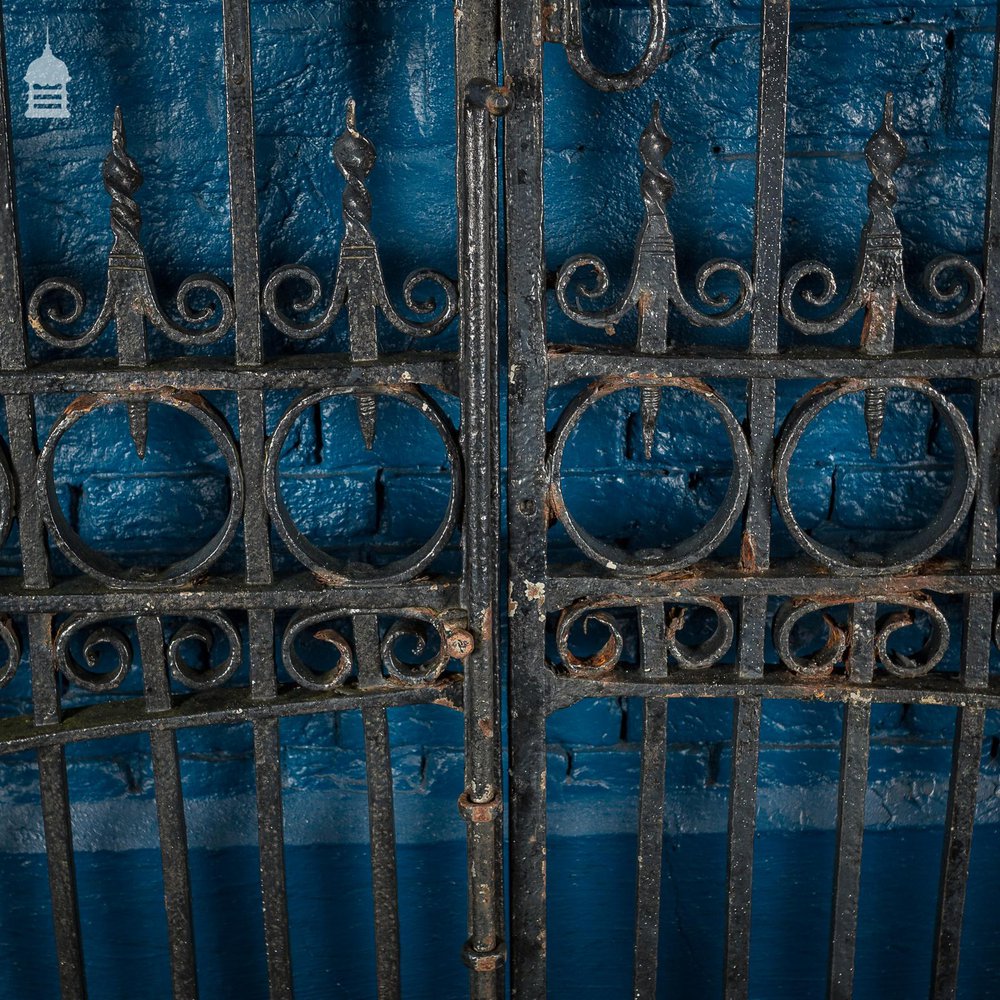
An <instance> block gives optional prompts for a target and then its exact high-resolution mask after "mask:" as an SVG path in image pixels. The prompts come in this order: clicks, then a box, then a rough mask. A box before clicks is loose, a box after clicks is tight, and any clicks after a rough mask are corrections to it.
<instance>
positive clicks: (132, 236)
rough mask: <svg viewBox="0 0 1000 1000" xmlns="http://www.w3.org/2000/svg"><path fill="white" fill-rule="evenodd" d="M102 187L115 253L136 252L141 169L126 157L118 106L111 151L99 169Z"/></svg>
mask: <svg viewBox="0 0 1000 1000" xmlns="http://www.w3.org/2000/svg"><path fill="white" fill-rule="evenodd" d="M101 172H102V174H103V177H104V188H105V190H106V191H107V192H108V194H109V195H110V196H111V231H112V232H113V233H114V235H115V247H114V249H115V250H124V251H125V252H130V253H138V251H139V233H140V231H141V229H142V211H141V209H140V208H139V203H138V202H137V201H136V200H135V198H134V195H135V193H136V192H137V191H138V190H139V188H140V187H142V180H143V178H142V168H141V167H140V166H139V164H138V163H136V161H135V160H133V159H132V157H131V156H129V153H128V148H127V146H126V142H125V125H124V123H123V121H122V109H121V107H116V108H115V117H114V124H113V125H112V128H111V152H110V153H108V155H107V157H106V159H105V160H104V166H103V168H102V171H101Z"/></svg>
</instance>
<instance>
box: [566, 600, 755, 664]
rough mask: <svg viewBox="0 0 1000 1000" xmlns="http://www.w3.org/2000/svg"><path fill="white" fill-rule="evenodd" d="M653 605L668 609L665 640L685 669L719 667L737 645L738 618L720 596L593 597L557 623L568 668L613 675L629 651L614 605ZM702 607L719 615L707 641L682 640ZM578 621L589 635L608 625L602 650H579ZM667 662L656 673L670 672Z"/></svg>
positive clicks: (673, 660) (670, 653) (570, 609)
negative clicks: (576, 647)
mask: <svg viewBox="0 0 1000 1000" xmlns="http://www.w3.org/2000/svg"><path fill="white" fill-rule="evenodd" d="M647 603H653V604H655V605H656V606H657V607H659V608H660V610H661V611H663V609H664V608H666V615H667V620H666V624H665V630H664V642H665V645H666V649H667V654H668V657H669V663H672V664H674V665H676V666H677V667H678V668H680V669H681V670H705V669H708V668H709V667H713V666H715V665H716V664H717V663H718V662H719V661H720V660H721V659H722V657H723V656H725V655H726V653H727V652H728V651H729V649H730V647H731V646H732V644H733V637H734V635H735V634H736V627H735V624H734V623H733V617H732V615H731V614H730V612H729V609H728V608H727V607H726V606H725V604H723V602H722V601H721V600H720V599H719V598H718V597H695V596H691V597H685V598H674V599H671V600H669V601H654V602H644V601H638V600H623V599H622V598H620V597H619V598H606V599H603V600H598V601H592V600H589V599H588V600H582V601H578V602H576V603H575V604H573V605H571V606H570V607H568V608H565V609H564V610H563V611H562V612H561V613H560V615H559V620H558V622H557V624H556V632H555V641H556V649H557V650H558V652H559V661H560V664H561V666H562V668H563V669H564V670H565V672H566V673H567V674H569V675H570V676H572V677H578V678H581V679H583V680H594V679H597V678H601V677H607V676H608V675H609V674H610V673H612V671H614V670H615V668H616V667H617V666H618V664H619V663H620V661H621V657H622V653H623V652H624V650H625V638H624V636H623V635H622V630H621V628H620V626H619V624H618V621H617V620H616V619H615V616H614V614H613V613H612V612H613V611H614V609H624V608H639V607H641V606H642V605H643V604H647ZM697 610H705V611H707V612H708V613H709V614H710V615H711V616H712V617H713V618H714V624H713V626H712V631H711V634H710V635H708V636H707V637H706V638H705V639H703V640H702V641H701V642H699V643H696V644H694V645H690V644H688V643H685V642H682V641H681V639H680V634H681V632H682V631H683V629H684V627H685V625H687V623H688V620H689V616H690V615H691V613H692V612H693V611H697ZM578 624H582V628H583V632H584V634H585V635H589V634H590V632H591V629H592V628H594V627H597V628H600V629H603V630H604V631H605V632H606V633H607V638H606V640H605V641H604V643H603V644H602V645H601V646H600V648H598V649H597V650H595V651H594V652H591V653H587V654H586V655H582V654H578V653H575V652H574V651H573V649H572V645H571V642H572V639H571V633H572V631H573V629H574V628H575V627H576V626H577V625H578ZM667 666H668V664H666V663H664V664H655V665H653V671H652V672H654V673H659V674H661V675H662V674H663V673H665V672H666V669H667Z"/></svg>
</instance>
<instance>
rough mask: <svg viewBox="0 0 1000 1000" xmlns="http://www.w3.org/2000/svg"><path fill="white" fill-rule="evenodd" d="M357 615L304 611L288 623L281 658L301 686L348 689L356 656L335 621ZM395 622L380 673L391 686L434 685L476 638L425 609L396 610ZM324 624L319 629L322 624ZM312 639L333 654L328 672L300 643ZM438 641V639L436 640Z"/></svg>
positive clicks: (382, 651) (382, 654)
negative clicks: (315, 663)
mask: <svg viewBox="0 0 1000 1000" xmlns="http://www.w3.org/2000/svg"><path fill="white" fill-rule="evenodd" d="M355 613H356V611H351V610H340V611H338V610H324V611H312V610H310V611H300V612H298V613H297V614H296V615H295V616H294V617H293V618H292V620H291V621H290V622H289V624H288V627H287V628H286V629H285V634H284V636H283V637H282V641H281V653H282V660H283V662H284V664H285V669H286V670H287V671H288V674H289V676H290V677H291V678H292V680H293V681H295V683H296V684H298V685H300V686H301V687H304V688H306V689H307V690H310V691H332V690H334V689H336V688H340V687H344V686H345V685H346V684H347V683H348V681H349V680H350V679H351V677H352V675H353V674H354V671H355V667H356V666H357V655H356V653H355V650H354V647H353V646H352V645H351V643H350V642H349V641H348V640H347V638H346V637H345V636H344V634H343V633H342V632H341V631H340V630H339V629H338V628H335V627H333V623H335V622H340V621H346V620H348V619H350V618H351V617H352V616H353V615H354V614H355ZM392 617H393V618H394V619H395V620H394V621H393V622H392V623H391V624H390V625H389V627H388V628H387V629H386V631H385V634H384V635H383V636H382V638H381V641H380V644H379V653H378V655H379V658H380V660H381V669H382V670H384V675H383V676H384V679H385V682H386V683H398V684H405V685H420V684H430V683H432V682H433V681H436V680H437V679H438V678H439V677H440V676H441V675H442V674H443V673H444V671H445V669H446V667H447V666H448V664H449V663H450V662H451V660H452V659H464V658H465V657H466V656H467V655H468V654H469V652H471V647H469V646H467V642H468V641H469V640H470V639H471V637H470V636H469V633H468V632H466V631H465V630H464V629H460V628H457V627H456V626H454V625H453V624H452V623H451V622H450V621H449V620H448V619H447V618H446V617H444V616H442V615H441V614H439V613H436V612H434V611H430V610H425V609H422V608H406V609H403V610H402V611H399V612H395V611H394V612H393V613H392ZM321 625H322V626H325V627H323V628H317V626H321ZM304 636H308V637H310V638H312V639H314V640H316V641H318V642H320V643H323V644H324V647H325V649H326V650H328V651H329V653H330V655H332V656H333V659H332V661H331V662H330V663H329V665H327V664H326V663H324V669H322V670H317V669H316V668H315V667H313V666H310V664H309V663H308V662H307V661H306V659H305V657H303V656H302V653H301V652H300V650H299V647H298V642H299V640H300V639H301V638H302V637H304ZM432 637H433V638H432Z"/></svg>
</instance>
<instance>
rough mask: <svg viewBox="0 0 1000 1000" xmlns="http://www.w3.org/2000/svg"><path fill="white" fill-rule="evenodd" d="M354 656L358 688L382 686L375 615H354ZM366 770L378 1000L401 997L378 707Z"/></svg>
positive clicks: (385, 751) (387, 764)
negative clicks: (356, 665) (359, 685)
mask: <svg viewBox="0 0 1000 1000" xmlns="http://www.w3.org/2000/svg"><path fill="white" fill-rule="evenodd" d="M353 623H354V651H355V655H356V657H357V663H358V682H359V683H360V684H361V685H362V686H363V687H367V688H376V687H377V686H378V685H380V684H383V683H384V679H383V675H382V646H381V640H380V638H379V624H378V616H377V615H355V616H354V618H353ZM361 718H362V723H363V726H364V732H365V767H366V773H367V776H368V831H369V838H368V839H369V850H370V855H371V861H370V863H371V872H372V896H373V900H374V905H375V927H374V930H375V972H376V981H377V985H378V996H379V998H380V1000H391V998H394V997H398V996H399V995H400V991H401V975H400V965H399V963H400V933H399V891H398V879H397V876H396V818H395V809H394V806H393V797H394V793H393V784H392V755H391V748H390V746H389V723H388V719H387V717H386V710H385V708H384V707H383V706H375V707H368V708H363V709H362V710H361Z"/></svg>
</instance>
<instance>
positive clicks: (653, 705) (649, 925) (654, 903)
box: [632, 604, 667, 1000]
mask: <svg viewBox="0 0 1000 1000" xmlns="http://www.w3.org/2000/svg"><path fill="white" fill-rule="evenodd" d="M639 629H640V635H641V643H642V670H643V673H644V674H645V675H646V676H648V677H651V678H656V677H661V678H662V677H666V676H667V645H666V641H665V639H666V635H665V633H666V621H665V619H664V614H663V607H662V605H659V604H655V605H644V606H643V607H642V609H641V611H640V614H639ZM666 767H667V703H666V701H665V700H662V699H660V698H647V699H646V700H645V701H644V702H643V720H642V755H641V762H640V765H639V836H638V852H637V855H636V892H635V956H634V961H633V971H632V995H633V996H634V997H636V998H637V1000H638V998H650V1000H653V998H655V997H656V995H657V993H656V977H657V968H658V959H659V945H660V891H661V884H662V877H663V805H664V796H665V786H666Z"/></svg>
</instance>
